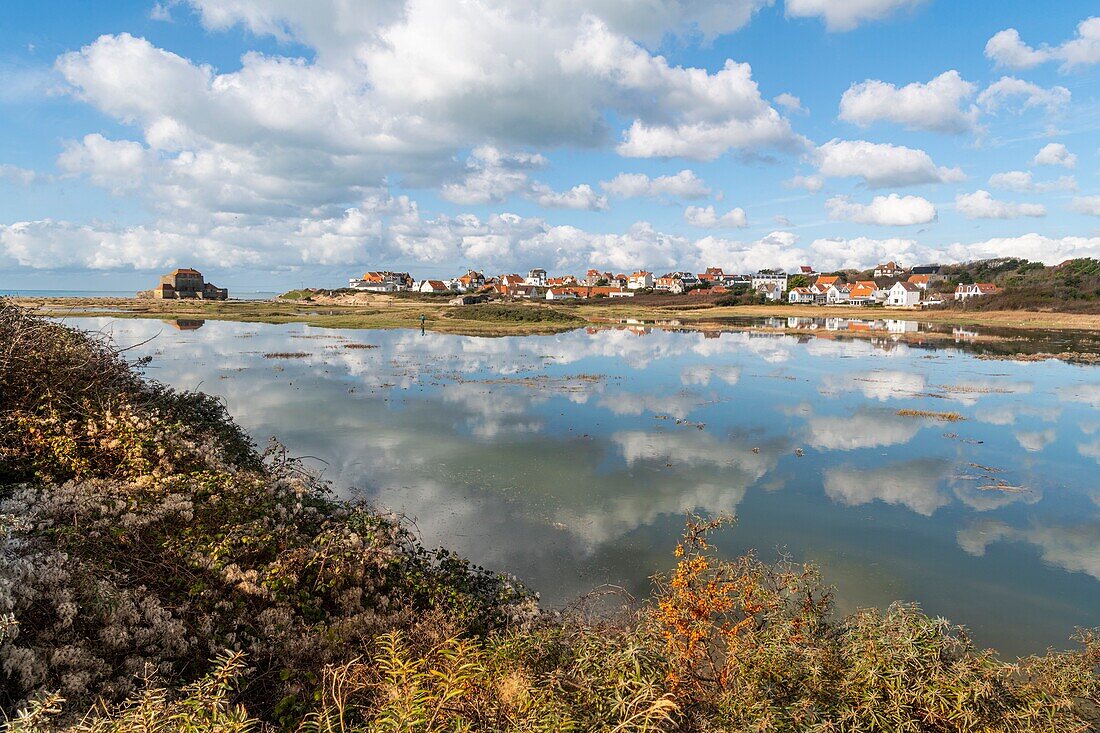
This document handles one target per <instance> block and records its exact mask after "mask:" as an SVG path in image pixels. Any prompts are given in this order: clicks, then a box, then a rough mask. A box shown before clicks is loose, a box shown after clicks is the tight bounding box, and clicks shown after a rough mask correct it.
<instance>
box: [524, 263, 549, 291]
mask: <svg viewBox="0 0 1100 733" xmlns="http://www.w3.org/2000/svg"><path fill="white" fill-rule="evenodd" d="M524 284H525V285H530V286H532V287H536V288H545V287H546V270H543V269H542V268H541V267H536V268H535V269H533V270H531V271H529V272H528V273H527V278H526V279H525V280H524Z"/></svg>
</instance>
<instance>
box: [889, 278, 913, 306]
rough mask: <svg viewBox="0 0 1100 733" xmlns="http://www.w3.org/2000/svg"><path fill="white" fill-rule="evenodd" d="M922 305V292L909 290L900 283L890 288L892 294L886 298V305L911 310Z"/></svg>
mask: <svg viewBox="0 0 1100 733" xmlns="http://www.w3.org/2000/svg"><path fill="white" fill-rule="evenodd" d="M918 303H920V290H917V289H913V290H907V289H906V288H905V286H903V285H902V284H901V283H900V282H896V283H894V287H892V288H890V294H889V295H888V296H887V298H886V305H890V306H894V307H898V308H909V307H912V306H915V305H917V304H918Z"/></svg>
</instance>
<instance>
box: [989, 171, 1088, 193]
mask: <svg viewBox="0 0 1100 733" xmlns="http://www.w3.org/2000/svg"><path fill="white" fill-rule="evenodd" d="M989 185H990V186H992V187H993V188H1000V189H1004V190H1006V191H1016V192H1017V193H1047V192H1049V191H1076V190H1077V179H1075V178H1074V177H1073V176H1062V177H1061V178H1058V179H1056V180H1053V181H1033V180H1032V176H1031V171H1005V172H1004V173H994V174H993V175H991V176H990V177H989Z"/></svg>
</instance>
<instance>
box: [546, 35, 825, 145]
mask: <svg viewBox="0 0 1100 733" xmlns="http://www.w3.org/2000/svg"><path fill="white" fill-rule="evenodd" d="M558 60H559V61H560V63H561V66H562V68H563V69H564V70H565V71H566V72H567V73H574V74H583V75H586V76H588V77H590V78H595V79H598V80H600V81H602V82H604V83H605V84H607V85H608V87H609V88H610V89H611V90H612V91H613V92H615V93H618V94H621V95H624V96H625V98H626V99H627V100H628V106H630V107H631V108H632V109H633V110H635V111H636V112H637V117H636V119H635V120H634V121H633V122H632V123H631V125H630V127H629V128H628V129H627V130H626V132H625V134H624V136H623V140H622V142H621V143H620V144H619V146H618V147H617V150H618V152H619V154H620V155H623V156H626V157H632V158H654V157H685V158H695V159H699V160H713V159H714V158H717V157H718V156H720V155H722V154H723V153H726V152H728V151H730V150H741V151H748V152H752V151H756V150H760V149H765V148H772V149H781V150H788V151H792V152H793V151H797V150H799V149H801V148H803V147H804V146H805V145H806V141H805V140H804V139H803V138H801V137H800V136H798V135H796V134H795V133H794V131H793V130H791V126H790V123H789V122H787V120H786V119H784V118H783V117H782V116H780V114H779V113H778V112H776V111H775V109H773V108H772V107H771V106H769V105H768V103H767V102H766V101H764V99H763V97H761V96H760V90H759V88H758V86H757V84H756V82H755V81H754V80H753V78H752V68H751V67H750V66H749V65H748V64H744V63H737V62H735V61H733V60H730V59H727V60H726V63H725V66H724V67H723V68H722V69H721V70H720V71H717V72H715V73H713V74H710V73H708V72H707V71H706V70H704V69H694V68H684V67H678V66H675V67H674V66H670V65H669V63H668V61H667V60H666V59H665V58H664V57H663V56H650V55H649V54H648V53H647V52H646V51H645V50H644V49H642V48H641V47H640V46H638V45H637V44H635V43H633V42H632V41H630V40H629V39H627V38H624V37H622V36H619V35H616V34H614V33H612V32H611V30H610V29H609V28H608V27H607V26H606V25H605V24H604V23H602V22H599V21H595V20H591V21H589V23H588V25H587V28H586V29H585V30H584V32H583V33H582V34H581V35H580V37H579V38H577V40H576V41H575V42H574V44H573V46H572V47H571V48H568V49H565V50H563V51H561V52H559V53H558Z"/></svg>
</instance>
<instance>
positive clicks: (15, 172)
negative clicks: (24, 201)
mask: <svg viewBox="0 0 1100 733" xmlns="http://www.w3.org/2000/svg"><path fill="white" fill-rule="evenodd" d="M39 178H40V176H39V175H38V172H37V171H33V170H31V169H29V168H20V167H19V166H17V165H11V164H9V163H0V180H4V181H11V182H12V183H17V184H19V185H20V186H29V185H30V184H32V183H34V182H35V181H37V180H39Z"/></svg>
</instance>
